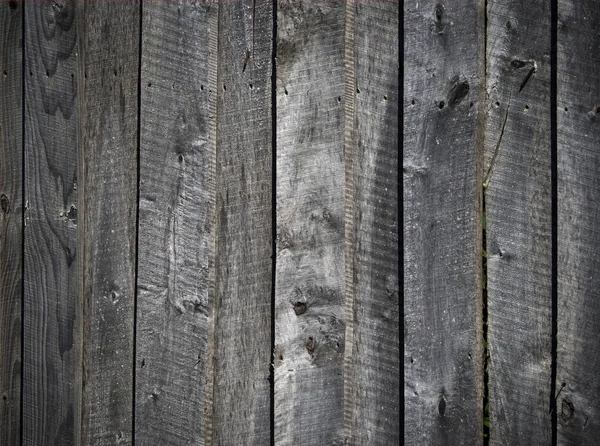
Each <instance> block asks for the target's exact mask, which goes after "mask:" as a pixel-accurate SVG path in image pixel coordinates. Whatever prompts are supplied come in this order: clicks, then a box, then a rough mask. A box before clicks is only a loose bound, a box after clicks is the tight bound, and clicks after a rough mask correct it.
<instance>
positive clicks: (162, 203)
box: [135, 1, 218, 445]
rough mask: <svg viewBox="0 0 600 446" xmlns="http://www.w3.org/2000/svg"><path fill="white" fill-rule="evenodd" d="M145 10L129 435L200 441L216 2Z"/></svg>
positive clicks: (208, 315)
mask: <svg viewBox="0 0 600 446" xmlns="http://www.w3.org/2000/svg"><path fill="white" fill-rule="evenodd" d="M142 11H143V17H142V29H143V33H142V68H141V95H142V97H141V109H140V119H141V128H140V131H141V135H140V211H139V212H140V214H139V231H140V232H139V266H138V282H137V284H138V302H137V330H136V343H137V344H136V345H137V348H136V356H137V357H136V363H135V364H136V365H135V367H136V389H135V392H136V402H135V404H136V407H135V414H136V415H135V430H136V431H135V439H136V443H139V444H147V445H154V444H164V445H178V444H205V442H204V435H205V426H206V412H205V392H206V381H207V379H209V378H208V377H207V374H209V373H211V370H210V368H209V367H208V361H207V343H208V337H209V330H211V327H212V322H211V320H212V313H213V302H212V299H213V296H212V295H211V294H210V290H211V277H210V270H211V269H212V268H213V264H214V252H213V251H214V249H213V246H214V237H215V229H214V228H215V220H214V219H215V212H214V187H215V166H214V155H215V141H214V138H213V137H212V135H211V125H210V124H209V122H210V121H211V120H214V119H215V116H214V110H213V109H211V100H209V97H210V96H214V95H215V92H214V91H211V90H210V89H209V60H213V59H216V57H217V54H216V53H215V51H214V49H212V48H210V47H209V42H210V36H211V35H212V34H215V33H217V29H216V20H215V19H216V16H217V11H218V5H216V4H215V3H214V2H194V3H191V2H189V1H170V2H148V3H144V5H143V8H142ZM212 102H214V100H213V101H212ZM213 127H214V126H213ZM191 420H194V422H190V421H191Z"/></svg>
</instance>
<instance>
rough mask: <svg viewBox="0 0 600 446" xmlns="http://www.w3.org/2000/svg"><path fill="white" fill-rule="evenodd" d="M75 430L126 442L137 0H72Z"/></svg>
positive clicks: (82, 436) (80, 438)
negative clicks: (75, 49) (75, 145)
mask: <svg viewBox="0 0 600 446" xmlns="http://www.w3.org/2000/svg"><path fill="white" fill-rule="evenodd" d="M76 22H77V35H78V51H79V52H78V59H77V67H78V70H77V85H78V89H77V90H78V100H77V110H78V112H77V125H78V153H77V155H78V160H77V162H78V174H77V178H78V202H79V206H78V215H79V219H78V220H79V221H78V229H79V230H78V234H77V243H78V245H77V246H78V249H77V252H78V253H79V254H80V255H79V262H80V272H81V278H80V281H81V289H80V293H81V295H80V296H81V298H80V299H81V302H80V304H79V305H80V308H78V310H77V311H78V313H77V314H78V317H80V318H81V321H80V322H79V323H78V326H77V330H78V334H77V338H76V339H77V340H78V342H79V343H80V345H79V346H78V347H77V348H78V353H79V355H81V357H80V358H78V361H80V362H78V364H79V368H80V369H78V376H77V386H76V392H77V401H76V409H77V411H76V437H77V443H81V444H82V445H88V444H93V445H109V444H110V445H113V444H131V442H132V412H133V401H132V400H133V361H134V357H133V345H134V339H133V332H134V326H133V321H134V307H135V305H134V300H135V296H134V292H135V260H136V214H137V171H138V169H137V154H138V150H137V128H138V70H139V33H140V29H139V26H140V4H139V2H138V1H135V0H132V1H127V2H85V3H83V2H78V3H77V18H76Z"/></svg>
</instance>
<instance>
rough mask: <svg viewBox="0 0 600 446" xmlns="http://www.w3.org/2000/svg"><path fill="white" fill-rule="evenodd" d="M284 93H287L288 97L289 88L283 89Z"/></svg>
mask: <svg viewBox="0 0 600 446" xmlns="http://www.w3.org/2000/svg"><path fill="white" fill-rule="evenodd" d="M283 92H284V93H285V95H286V96H287V95H288V91H287V88H285V87H283Z"/></svg>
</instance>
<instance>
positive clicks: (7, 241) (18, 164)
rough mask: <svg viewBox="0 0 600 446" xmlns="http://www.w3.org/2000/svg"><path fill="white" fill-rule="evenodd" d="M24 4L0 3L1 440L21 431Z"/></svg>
mask: <svg viewBox="0 0 600 446" xmlns="http://www.w3.org/2000/svg"><path fill="white" fill-rule="evenodd" d="M22 36H23V4H22V3H17V2H0V48H1V52H0V76H2V78H1V79H0V98H1V99H0V395H1V399H0V426H1V428H0V444H18V443H19V441H20V435H21V433H20V430H21V425H20V422H21V342H22V339H21V323H22V314H21V297H22V296H21V294H22V259H23V257H22V255H23V251H22V244H23V204H22V203H23V176H22V174H23V108H22V107H23V76H22V75H23V62H22V61H23V50H22V45H23V40H22Z"/></svg>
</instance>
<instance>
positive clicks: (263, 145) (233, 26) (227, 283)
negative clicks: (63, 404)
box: [212, 0, 273, 445]
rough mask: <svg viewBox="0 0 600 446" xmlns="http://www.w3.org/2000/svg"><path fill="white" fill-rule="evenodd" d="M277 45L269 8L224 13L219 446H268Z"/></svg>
mask: <svg viewBox="0 0 600 446" xmlns="http://www.w3.org/2000/svg"><path fill="white" fill-rule="evenodd" d="M272 38H273V3H272V2H271V1H267V0H245V1H235V2H223V3H222V4H221V5H220V14H219V53H218V61H219V68H218V84H217V107H218V114H217V116H218V121H217V129H218V134H217V135H218V136H217V192H216V200H217V217H216V218H217V220H216V224H217V230H216V237H217V239H216V249H217V251H216V253H217V254H216V260H215V268H216V295H215V302H216V305H217V308H216V309H215V311H216V322H215V345H214V349H215V369H214V373H215V376H214V380H215V382H214V401H213V406H214V416H213V417H214V418H213V438H212V444H214V445H234V444H235V445H268V444H269V443H270V442H271V430H270V427H271V424H270V410H269V406H270V388H271V387H270V383H269V378H270V362H271V284H272V278H271V264H272V261H271V255H272V209H271V208H272V205H271V203H272V181H271V171H272V162H273V160H272V149H271V140H272V132H271V72H272V69H271V67H272V65H271V55H272ZM248 52H249V54H248ZM244 65H245V69H244Z"/></svg>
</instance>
